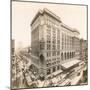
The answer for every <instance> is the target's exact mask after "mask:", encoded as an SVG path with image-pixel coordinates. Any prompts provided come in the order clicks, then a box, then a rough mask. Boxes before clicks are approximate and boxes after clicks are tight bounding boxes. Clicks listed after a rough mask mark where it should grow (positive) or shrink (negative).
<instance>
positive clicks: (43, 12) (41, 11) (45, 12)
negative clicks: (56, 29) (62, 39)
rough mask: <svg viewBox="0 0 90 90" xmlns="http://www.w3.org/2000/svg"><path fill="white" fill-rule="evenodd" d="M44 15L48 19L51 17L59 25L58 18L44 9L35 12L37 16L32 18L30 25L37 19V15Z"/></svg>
mask: <svg viewBox="0 0 90 90" xmlns="http://www.w3.org/2000/svg"><path fill="white" fill-rule="evenodd" d="M44 14H48V15H49V16H50V17H53V18H54V19H56V20H57V21H58V22H60V23H61V20H60V17H58V16H57V15H55V14H54V13H52V12H51V11H49V10H48V9H46V8H44V9H43V10H39V11H38V12H37V14H36V15H35V17H34V18H33V20H32V22H31V25H32V24H33V23H34V21H35V20H36V19H37V17H38V16H39V15H44Z"/></svg>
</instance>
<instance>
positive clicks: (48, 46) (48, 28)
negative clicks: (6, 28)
mask: <svg viewBox="0 0 90 90" xmlns="http://www.w3.org/2000/svg"><path fill="white" fill-rule="evenodd" d="M72 23H73V22H72ZM79 34H80V33H79V32H78V31H77V30H76V29H74V28H71V27H69V26H67V25H65V24H64V23H63V22H62V21H61V19H60V17H58V16H57V15H55V14H54V13H52V12H51V11H49V10H48V9H46V8H45V9H43V10H39V11H38V13H37V14H36V15H35V17H34V18H33V20H32V22H31V49H32V54H33V55H34V56H35V57H38V59H36V58H35V59H36V62H37V64H38V67H37V68H38V71H39V75H43V76H45V78H47V77H48V76H50V75H52V74H53V75H56V74H58V73H60V72H62V71H64V70H66V71H67V70H68V69H69V68H70V67H73V66H74V65H76V64H77V63H79V58H80V39H79ZM33 59H34V58H33ZM33 59H32V60H33Z"/></svg>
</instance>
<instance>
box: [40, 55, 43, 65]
mask: <svg viewBox="0 0 90 90" xmlns="http://www.w3.org/2000/svg"><path fill="white" fill-rule="evenodd" d="M40 62H41V64H44V56H43V55H42V54H41V55H40Z"/></svg>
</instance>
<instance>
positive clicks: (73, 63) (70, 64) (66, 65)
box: [61, 60, 80, 68]
mask: <svg viewBox="0 0 90 90" xmlns="http://www.w3.org/2000/svg"><path fill="white" fill-rule="evenodd" d="M79 62H80V60H71V61H68V62H66V63H63V64H61V66H63V67H64V68H70V67H72V66H73V65H75V64H77V63H79Z"/></svg>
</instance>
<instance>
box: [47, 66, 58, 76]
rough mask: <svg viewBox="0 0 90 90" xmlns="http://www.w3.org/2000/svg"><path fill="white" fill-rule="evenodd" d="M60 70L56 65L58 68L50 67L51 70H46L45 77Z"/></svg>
mask: <svg viewBox="0 0 90 90" xmlns="http://www.w3.org/2000/svg"><path fill="white" fill-rule="evenodd" d="M59 69H60V66H59V65H58V66H56V67H55V66H54V67H52V68H49V69H47V75H49V74H51V73H52V72H55V71H57V70H59Z"/></svg>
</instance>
